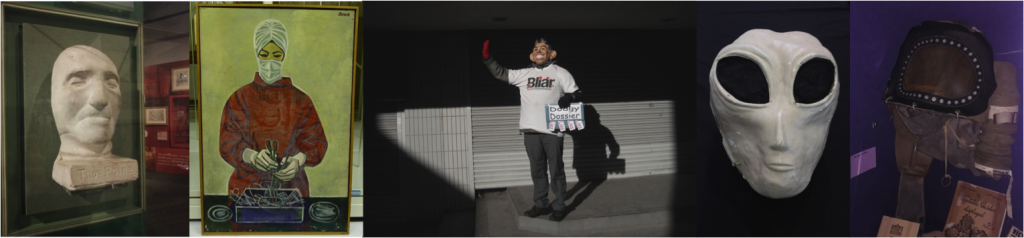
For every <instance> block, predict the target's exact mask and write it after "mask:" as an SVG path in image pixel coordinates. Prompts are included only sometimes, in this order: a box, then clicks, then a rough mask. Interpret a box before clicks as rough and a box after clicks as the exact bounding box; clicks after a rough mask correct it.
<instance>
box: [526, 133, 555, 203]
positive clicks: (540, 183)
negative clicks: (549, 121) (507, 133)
mask: <svg viewBox="0 0 1024 238" xmlns="http://www.w3.org/2000/svg"><path fill="white" fill-rule="evenodd" d="M563 139H564V138H562V137H558V136H555V135H549V134H540V133H526V134H523V141H524V144H525V145H526V155H527V156H529V157H530V175H531V177H532V178H533V205H534V206H536V207H540V208H546V207H548V205H551V208H553V209H554V210H556V211H561V210H562V209H565V168H564V166H563V163H562V140H563ZM548 172H550V173H551V183H550V184H551V191H552V192H553V193H555V201H554V202H551V203H550V204H548Z"/></svg>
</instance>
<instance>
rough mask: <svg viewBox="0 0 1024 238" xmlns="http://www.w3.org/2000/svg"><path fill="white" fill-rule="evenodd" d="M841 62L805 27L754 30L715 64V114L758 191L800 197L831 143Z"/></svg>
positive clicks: (731, 150)
mask: <svg viewBox="0 0 1024 238" xmlns="http://www.w3.org/2000/svg"><path fill="white" fill-rule="evenodd" d="M836 71H837V70H836V65H835V59H834V58H833V57H832V53H830V52H829V51H828V49H826V48H825V47H824V46H822V45H821V43H820V42H819V41H818V39H817V38H814V36H811V35H810V34H807V33H804V32H796V31H794V32H785V33H778V32H774V31H770V30H764V29H754V30H750V31H747V32H746V33H744V34H743V35H741V36H740V37H739V38H738V39H736V41H734V42H733V43H732V44H731V45H728V46H726V47H725V48H723V49H722V50H721V51H720V52H719V53H718V56H717V57H716V58H715V63H714V65H713V66H712V67H711V77H710V78H711V84H710V85H711V112H712V113H713V114H714V115H715V120H716V121H717V122H718V128H719V131H720V132H721V134H722V144H723V145H724V146H725V150H726V152H727V153H728V154H729V159H730V160H732V163H733V165H734V166H736V167H737V168H738V169H739V171H740V173H742V174H743V178H744V179H746V180H747V182H748V183H750V186H751V187H753V188H754V190H755V191H757V192H758V193H760V194H761V195H764V196H766V197H770V198H775V199H779V198H789V197H793V196H796V195H797V194H800V192H803V190H804V189H805V188H807V184H808V183H809V182H810V180H811V174H812V173H813V172H814V167H815V166H817V164H818V160H819V159H820V158H821V154H822V152H823V150H824V148H825V139H826V138H827V137H828V128H829V124H830V122H831V121H832V114H833V113H834V112H835V109H836V104H837V101H838V100H837V97H838V95H837V94H839V78H838V74H837V72H836Z"/></svg>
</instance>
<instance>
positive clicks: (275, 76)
mask: <svg viewBox="0 0 1024 238" xmlns="http://www.w3.org/2000/svg"><path fill="white" fill-rule="evenodd" d="M256 61H257V63H259V66H260V78H262V79H263V82H266V83H267V84H273V83H274V82H277V81H278V80H281V65H283V64H284V62H281V61H277V60H264V59H260V58H256Z"/></svg>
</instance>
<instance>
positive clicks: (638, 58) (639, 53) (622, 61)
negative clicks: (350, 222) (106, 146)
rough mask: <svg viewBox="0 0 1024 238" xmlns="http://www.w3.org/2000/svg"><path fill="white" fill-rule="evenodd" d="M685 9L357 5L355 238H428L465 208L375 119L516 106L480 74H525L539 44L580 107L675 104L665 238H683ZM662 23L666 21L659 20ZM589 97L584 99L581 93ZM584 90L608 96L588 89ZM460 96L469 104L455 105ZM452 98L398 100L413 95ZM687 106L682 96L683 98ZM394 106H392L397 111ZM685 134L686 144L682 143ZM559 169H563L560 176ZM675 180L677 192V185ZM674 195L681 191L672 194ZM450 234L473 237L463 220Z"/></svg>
mask: <svg viewBox="0 0 1024 238" xmlns="http://www.w3.org/2000/svg"><path fill="white" fill-rule="evenodd" d="M693 5H694V3H693V2H689V3H687V2H661V3H645V2H602V3H585V2H572V3H566V2H514V3H513V2H458V3H454V2H452V3H436V2H435V3H410V2H367V3H365V8H366V9H367V15H366V16H365V19H366V27H365V35H364V36H365V42H366V45H365V50H364V52H366V58H365V72H366V73H365V80H364V82H365V89H364V90H365V92H364V93H365V100H366V120H365V124H364V128H366V129H365V140H366V142H365V143H366V149H365V152H364V158H365V159H366V160H365V163H366V167H365V168H366V172H365V178H366V180H365V184H366V188H367V190H373V191H372V192H370V193H367V194H366V195H365V197H366V205H365V206H366V208H365V209H366V211H367V212H366V215H365V217H364V221H365V227H364V229H365V231H366V233H365V235H366V236H437V235H442V234H439V232H438V230H439V227H440V226H441V224H440V223H441V220H442V217H444V215H445V214H446V213H451V212H459V211H465V210H471V209H473V207H474V206H475V203H474V200H473V199H474V198H472V197H464V196H462V195H461V194H460V193H459V192H458V190H457V188H456V187H454V186H452V185H451V184H448V183H447V182H445V181H444V179H442V178H440V177H439V176H438V175H436V174H434V173H433V172H431V171H430V170H429V169H428V168H425V167H424V165H422V164H420V163H419V162H417V161H415V160H413V159H412V158H410V155H408V154H406V153H405V152H403V151H402V150H401V149H400V146H399V145H396V144H393V143H392V142H390V141H389V140H388V139H387V135H385V134H384V133H382V132H381V131H380V130H378V129H377V128H379V126H380V125H378V120H380V118H379V116H380V115H382V114H384V113H388V112H396V111H398V110H400V109H399V107H400V106H401V107H405V108H435V107H464V106H488V107H489V106H518V105H519V95H518V89H516V88H515V87H510V86H508V85H507V84H504V83H502V82H500V81H498V80H494V79H493V76H491V74H490V72H489V71H487V68H486V67H485V66H484V65H483V63H481V60H482V57H481V49H482V46H483V42H484V41H485V40H490V41H491V43H490V46H491V55H492V57H494V58H495V59H496V60H498V61H499V62H500V63H501V64H502V65H503V66H505V67H507V68H510V69H515V68H523V67H526V66H528V64H529V63H530V62H529V61H527V60H526V57H527V55H528V54H529V51H530V50H531V49H532V46H533V40H534V39H537V38H542V37H543V38H546V39H548V40H549V41H550V44H551V45H552V46H553V48H554V49H555V50H557V51H558V52H559V54H558V58H557V59H556V60H557V62H558V64H559V65H560V66H562V67H564V68H566V69H568V70H569V71H570V72H572V74H573V77H574V78H575V79H576V80H577V82H578V83H579V84H580V85H581V89H582V90H584V91H585V92H586V100H587V102H588V103H595V102H622V101H643V100H675V107H676V108H675V113H676V118H678V119H679V120H677V121H676V124H675V128H676V129H675V131H676V141H677V148H676V151H677V157H678V158H677V166H679V168H678V169H677V172H676V184H677V185H678V186H677V188H676V189H675V191H670V192H673V193H674V194H675V201H676V206H674V207H675V213H676V215H675V216H674V217H673V222H674V223H675V224H677V225H674V227H675V229H676V230H674V231H673V232H674V233H673V234H674V235H675V236H694V235H695V233H694V229H695V227H694V223H693V216H692V214H693V210H694V208H693V206H694V199H693V192H692V191H693V189H694V188H693V187H692V186H691V185H692V184H694V183H693V181H694V180H693V173H694V169H693V166H692V164H693V160H692V156H691V155H690V154H689V153H688V152H689V151H691V150H688V149H684V148H683V145H692V138H693V137H692V136H691V135H690V133H692V131H690V129H689V128H691V127H690V126H689V123H685V124H686V126H683V124H684V120H687V119H689V118H690V117H689V116H688V115H690V112H692V109H690V108H686V109H684V107H689V105H692V102H690V101H681V100H682V98H684V97H683V96H688V95H690V94H692V93H691V92H689V91H686V90H684V88H683V87H682V84H683V81H684V80H683V78H684V77H686V76H688V75H692V74H691V72H690V71H691V70H692V68H690V66H689V65H692V64H690V63H689V62H690V60H692V55H693V53H692V52H693V49H694V43H693V39H694V37H695V32H694V30H693V25H692V23H693V10H692V9H693ZM666 16H668V17H666ZM587 88H591V89H592V90H587ZM593 88H603V89H609V88H611V89H614V90H593ZM462 90H468V91H469V93H468V96H469V97H470V98H471V100H465V99H461V98H458V97H459V96H457V95H465V93H463V92H462ZM432 93H452V94H454V95H456V96H453V98H448V99H446V98H442V99H440V100H430V101H409V100H407V99H415V98H422V97H420V96H417V95H421V94H432ZM685 98H688V97H685ZM399 101H404V102H403V103H401V105H400V103H398V102H399ZM684 134H685V136H684ZM567 166H568V165H567ZM681 181H682V182H681ZM680 186H681V187H680ZM460 226H469V227H472V226H473V224H472V221H469V222H467V223H463V224H462V225H460Z"/></svg>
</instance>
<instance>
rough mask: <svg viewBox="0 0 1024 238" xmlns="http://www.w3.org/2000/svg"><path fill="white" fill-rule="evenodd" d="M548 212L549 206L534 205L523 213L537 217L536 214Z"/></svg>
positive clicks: (549, 210)
mask: <svg viewBox="0 0 1024 238" xmlns="http://www.w3.org/2000/svg"><path fill="white" fill-rule="evenodd" d="M548 213H551V208H550V207H549V208H539V207H536V206H534V207H533V208H530V210H529V211H526V213H525V214H524V215H526V216H528V217H531V218H533V217H537V216H540V215H544V214H548Z"/></svg>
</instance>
